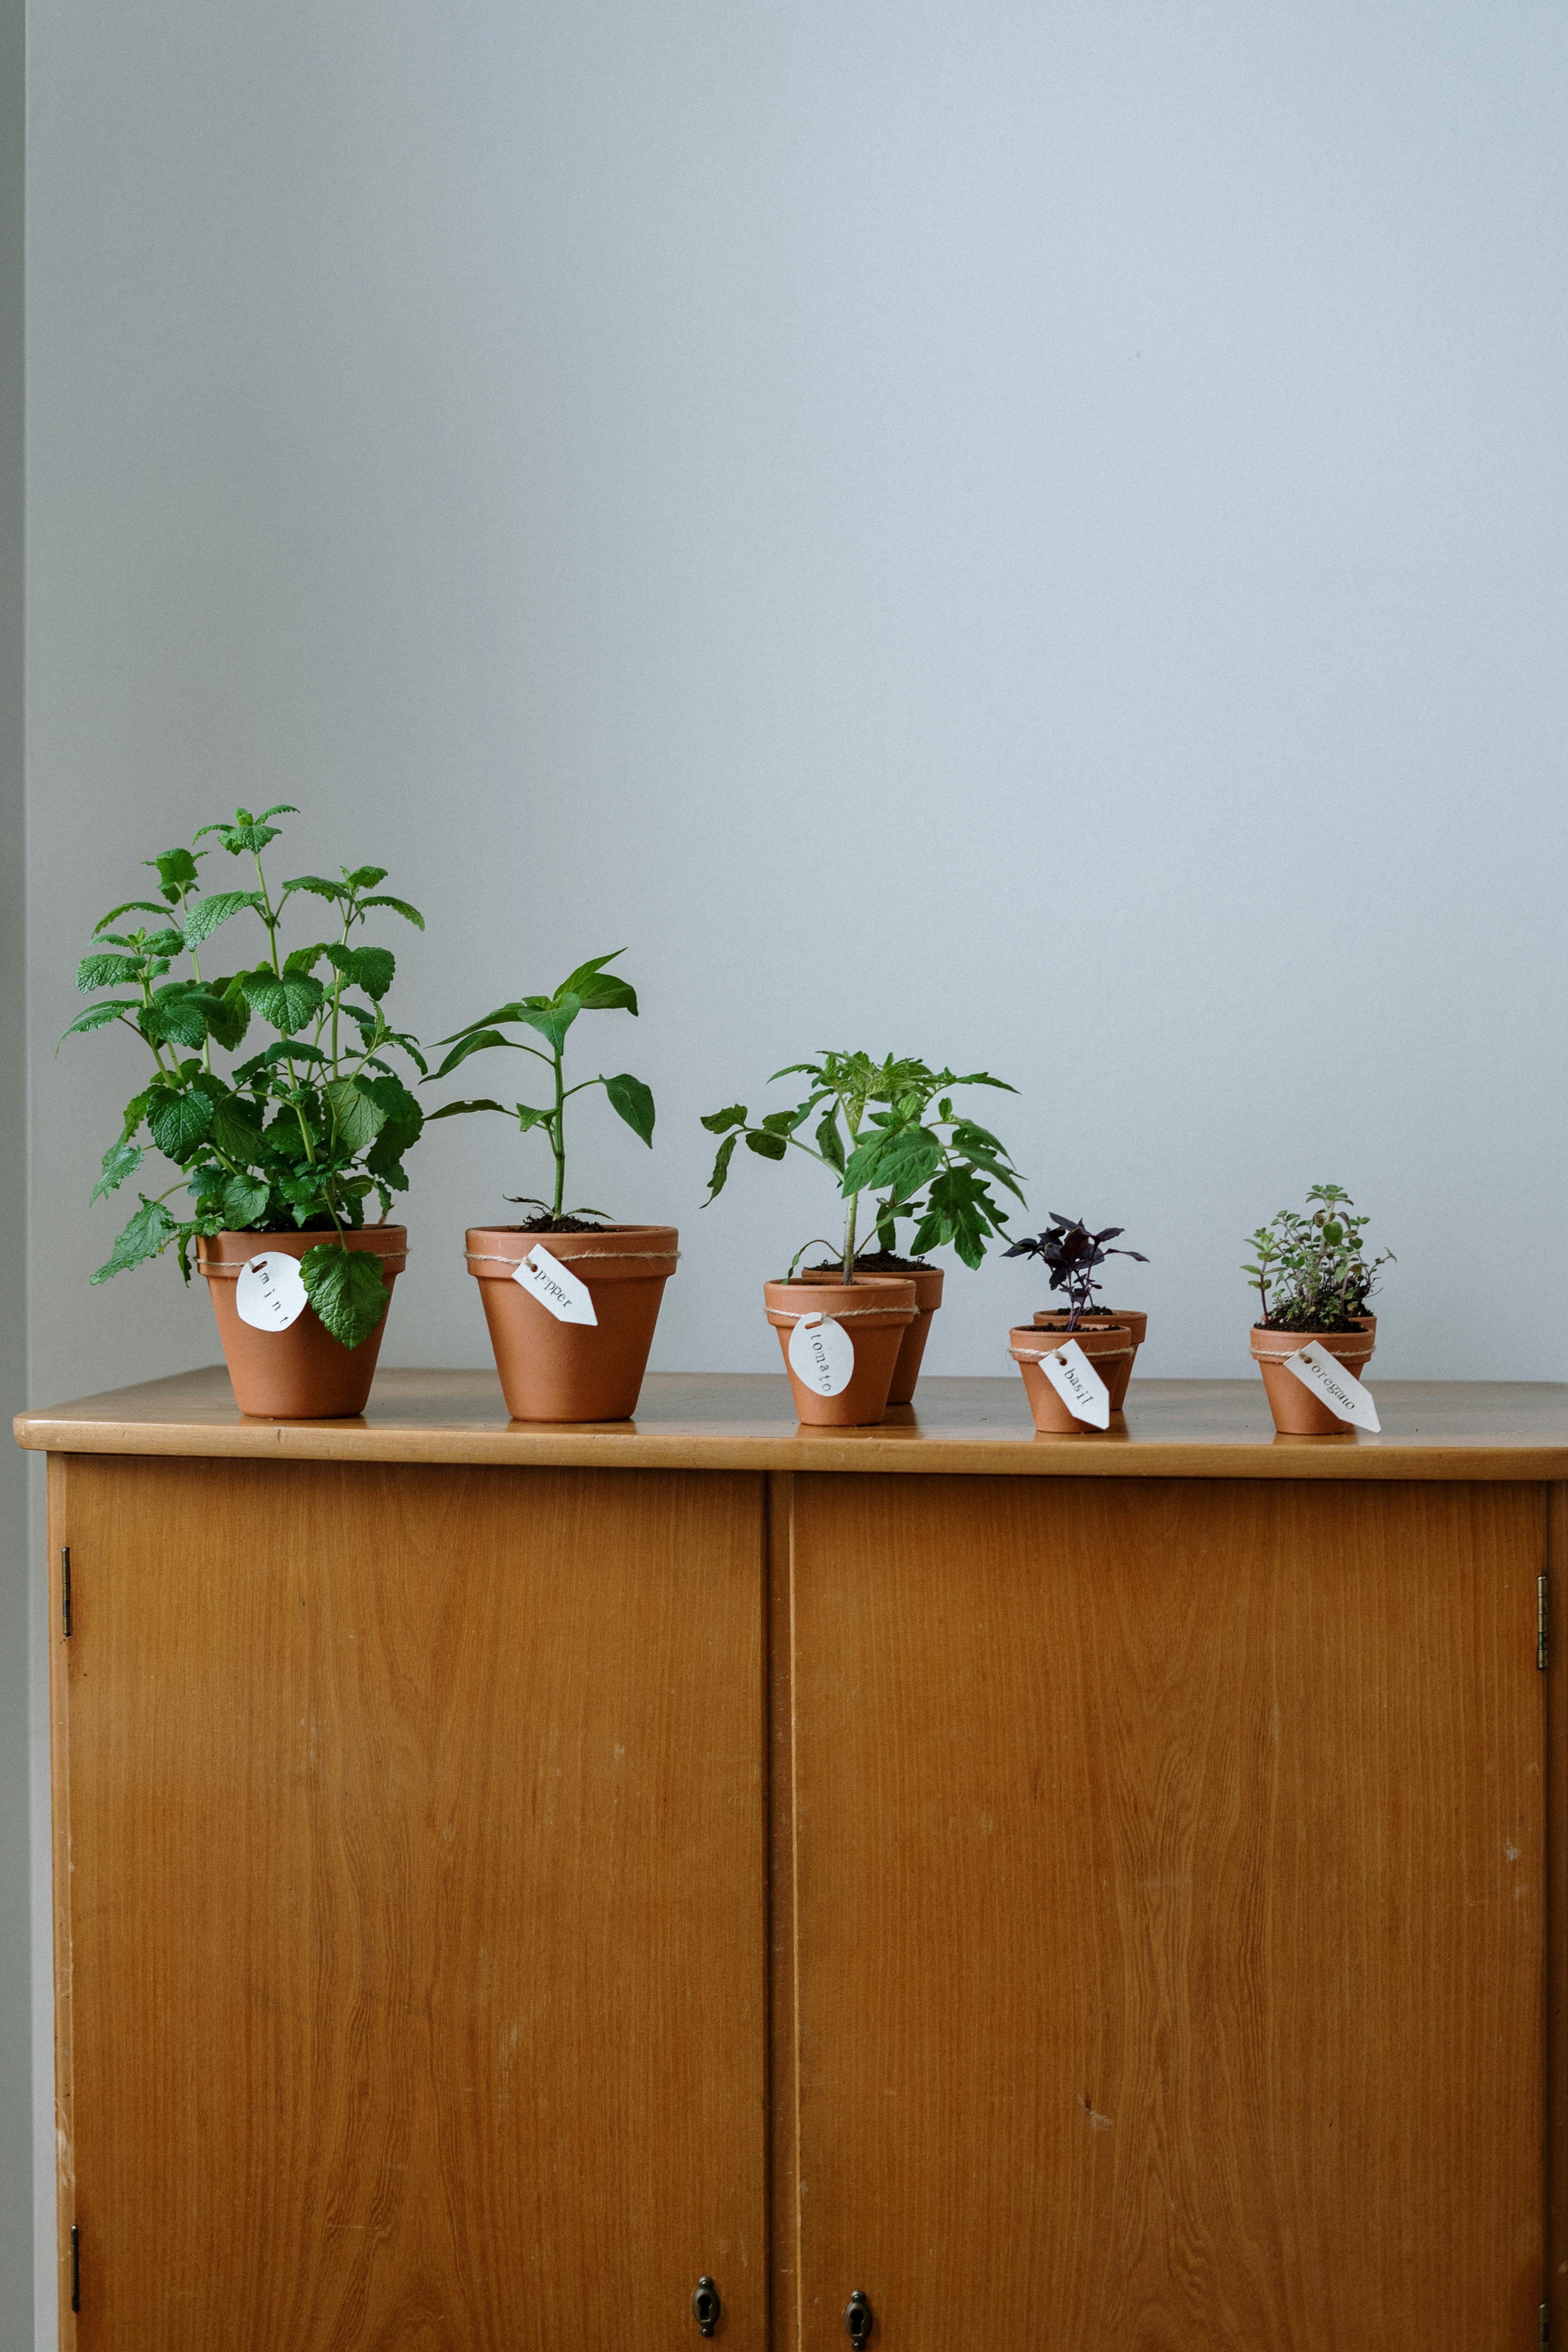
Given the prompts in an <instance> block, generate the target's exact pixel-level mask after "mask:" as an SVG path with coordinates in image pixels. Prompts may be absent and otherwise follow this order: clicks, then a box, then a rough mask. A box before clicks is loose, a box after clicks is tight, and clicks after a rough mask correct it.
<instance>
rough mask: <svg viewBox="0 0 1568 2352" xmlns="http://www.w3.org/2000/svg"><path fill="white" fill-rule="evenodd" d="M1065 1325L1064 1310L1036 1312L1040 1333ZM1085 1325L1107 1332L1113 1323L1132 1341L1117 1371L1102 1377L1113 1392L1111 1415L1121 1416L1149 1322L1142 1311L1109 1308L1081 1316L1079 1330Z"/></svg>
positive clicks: (1039, 1310)
mask: <svg viewBox="0 0 1568 2352" xmlns="http://www.w3.org/2000/svg"><path fill="white" fill-rule="evenodd" d="M1066 1321H1067V1310H1066V1309H1065V1308H1064V1307H1038V1308H1037V1309H1036V1313H1035V1328H1036V1330H1037V1331H1040V1330H1046V1329H1049V1328H1052V1327H1053V1326H1055V1325H1057V1324H1065V1323H1066ZM1086 1323H1087V1324H1089V1326H1090V1327H1091V1328H1093V1329H1095V1330H1097V1331H1103V1330H1107V1329H1109V1328H1110V1326H1111V1325H1112V1324H1113V1323H1119V1324H1120V1325H1121V1328H1122V1329H1123V1330H1124V1331H1125V1332H1126V1334H1127V1336H1128V1339H1130V1340H1131V1349H1130V1350H1129V1352H1128V1353H1127V1354H1126V1355H1125V1356H1123V1357H1122V1358H1121V1361H1120V1362H1119V1363H1118V1364H1117V1366H1116V1368H1115V1370H1114V1371H1109V1372H1106V1373H1105V1374H1104V1375H1103V1378H1104V1381H1105V1384H1106V1386H1107V1388H1108V1389H1109V1390H1110V1410H1111V1412H1121V1408H1122V1406H1123V1405H1124V1404H1125V1403H1126V1402H1127V1384H1128V1382H1129V1381H1131V1378H1132V1374H1133V1370H1134V1369H1135V1368H1136V1365H1137V1361H1138V1350H1139V1349H1140V1348H1141V1347H1142V1345H1143V1341H1144V1338H1145V1336H1146V1334H1147V1332H1148V1329H1149V1318H1148V1316H1147V1315H1145V1314H1144V1312H1143V1310H1142V1307H1106V1309H1105V1310H1104V1312H1103V1313H1102V1314H1093V1315H1082V1316H1080V1317H1079V1330H1081V1329H1082V1328H1083V1326H1084V1325H1085V1324H1086Z"/></svg>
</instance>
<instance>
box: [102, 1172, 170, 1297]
mask: <svg viewBox="0 0 1568 2352" xmlns="http://www.w3.org/2000/svg"><path fill="white" fill-rule="evenodd" d="M141 1199H142V1206H141V1207H140V1208H139V1209H138V1210H137V1212H136V1214H135V1215H134V1216H133V1217H132V1220H131V1223H129V1224H128V1225H127V1226H126V1227H125V1230H124V1231H123V1233H121V1235H120V1236H119V1238H118V1240H117V1241H116V1242H115V1244H114V1247H113V1250H112V1251H111V1252H110V1256H109V1258H108V1260H107V1262H106V1263H105V1264H104V1265H100V1267H99V1269H98V1272H97V1273H96V1274H95V1275H94V1276H93V1277H92V1278H93V1280H94V1282H108V1281H110V1279H111V1277H112V1276H115V1275H117V1274H125V1273H127V1272H128V1271H129V1269H130V1268H131V1267H132V1266H133V1265H141V1264H142V1260H143V1259H144V1258H150V1257H156V1256H157V1255H158V1253H159V1251H160V1250H161V1249H163V1248H164V1247H165V1246H166V1245H167V1244H168V1243H170V1242H171V1241H172V1240H173V1239H174V1235H175V1234H176V1233H177V1232H178V1231H179V1227H178V1226H177V1225H176V1223H175V1222H174V1218H173V1217H172V1216H171V1215H170V1214H169V1212H168V1211H167V1209H165V1207H164V1206H163V1202H162V1201H150V1200H149V1199H148V1198H147V1195H146V1193H145V1192H143V1193H142V1196H141Z"/></svg>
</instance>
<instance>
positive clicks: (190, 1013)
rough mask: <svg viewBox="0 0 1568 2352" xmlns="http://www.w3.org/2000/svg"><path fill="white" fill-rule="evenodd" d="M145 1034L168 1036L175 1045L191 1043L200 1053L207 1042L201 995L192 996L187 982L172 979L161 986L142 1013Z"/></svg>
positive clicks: (161, 1037) (158, 1037)
mask: <svg viewBox="0 0 1568 2352" xmlns="http://www.w3.org/2000/svg"><path fill="white" fill-rule="evenodd" d="M141 1024H142V1035H143V1036H144V1037H148V1038H157V1039H161V1040H165V1041H167V1042H169V1043H171V1044H174V1045H188V1046H189V1047H190V1049H191V1051H192V1052H193V1053H199V1052H200V1050H201V1048H202V1046H203V1045H205V1043H206V1034H207V1024H206V1018H205V1014H204V1013H203V1011H202V1008H201V1003H200V1002H199V999H197V998H195V997H193V996H192V994H191V992H190V990H189V988H188V987H187V986H186V984H185V983H184V982H178V981H176V982H171V984H170V985H169V986H168V987H167V988H160V989H158V990H157V991H156V992H155V993H154V995H153V1002H152V1003H151V1004H149V1005H147V1006H146V1007H145V1008H144V1009H143V1011H142V1014H141Z"/></svg>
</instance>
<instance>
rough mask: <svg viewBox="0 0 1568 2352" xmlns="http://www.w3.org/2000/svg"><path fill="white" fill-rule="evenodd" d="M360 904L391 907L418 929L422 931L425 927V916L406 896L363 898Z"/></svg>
mask: <svg viewBox="0 0 1568 2352" xmlns="http://www.w3.org/2000/svg"><path fill="white" fill-rule="evenodd" d="M360 905H361V907H362V908H363V907H390V908H392V911H393V913H394V914H395V915H401V916H402V917H403V918H404V919H405V921H406V922H410V923H412V924H413V925H414V928H415V929H416V930H417V931H422V930H423V929H425V918H424V916H423V915H422V914H421V913H420V911H419V909H418V908H417V907H411V906H410V905H409V903H408V901H407V899H406V898H362V899H361V900H360Z"/></svg>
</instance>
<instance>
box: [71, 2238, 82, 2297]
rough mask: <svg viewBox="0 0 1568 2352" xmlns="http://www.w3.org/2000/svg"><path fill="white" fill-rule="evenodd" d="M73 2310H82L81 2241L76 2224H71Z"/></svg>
mask: <svg viewBox="0 0 1568 2352" xmlns="http://www.w3.org/2000/svg"><path fill="white" fill-rule="evenodd" d="M71 2309H72V2310H73V2311H79V2310H80V2309H81V2239H80V2236H79V2233H78V2231H77V2226H76V2223H75V2222H74V2221H73V2222H72V2223H71Z"/></svg>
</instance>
